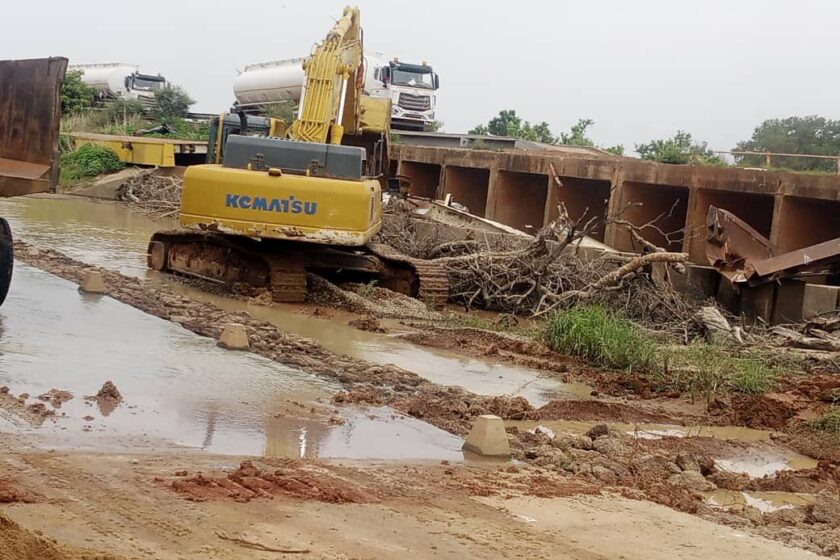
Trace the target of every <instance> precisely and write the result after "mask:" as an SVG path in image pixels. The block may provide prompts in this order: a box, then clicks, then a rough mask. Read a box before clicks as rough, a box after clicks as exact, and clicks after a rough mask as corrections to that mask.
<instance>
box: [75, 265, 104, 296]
mask: <svg viewBox="0 0 840 560" xmlns="http://www.w3.org/2000/svg"><path fill="white" fill-rule="evenodd" d="M79 290H81V291H82V292H85V293H88V294H104V293H105V281H104V280H103V279H102V273H101V272H99V271H98V270H88V271H85V275H84V277H83V278H82V283H81V284H79Z"/></svg>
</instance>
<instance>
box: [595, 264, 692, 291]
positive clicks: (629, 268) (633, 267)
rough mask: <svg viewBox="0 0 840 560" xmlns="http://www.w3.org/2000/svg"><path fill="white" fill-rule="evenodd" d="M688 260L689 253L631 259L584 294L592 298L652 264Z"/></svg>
mask: <svg viewBox="0 0 840 560" xmlns="http://www.w3.org/2000/svg"><path fill="white" fill-rule="evenodd" d="M687 260H688V253H648V254H647V255H640V256H638V257H634V258H633V259H631V260H630V262H628V263H627V264H623V265H621V266H620V267H618V268H616V269H615V270H613V271H612V272H610V273H609V274H607V275H605V276H603V277H602V278H601V279H600V280H598V281H597V282H595V283H594V284H592V285H591V286H589V287H588V288H586V289H585V290H583V292H585V293H588V294H589V296H591V295H592V293H593V292H596V291H598V290H600V289H602V288H605V287H606V286H611V285H613V284H617V283H618V282H619V280H621V279H622V278H624V277H625V276H627V275H628V274H631V273H633V272H636V271H637V270H639V269H640V268H643V267H645V266H647V265H649V264H651V263H655V262H664V263H684V262H685V261H687ZM589 296H587V297H589Z"/></svg>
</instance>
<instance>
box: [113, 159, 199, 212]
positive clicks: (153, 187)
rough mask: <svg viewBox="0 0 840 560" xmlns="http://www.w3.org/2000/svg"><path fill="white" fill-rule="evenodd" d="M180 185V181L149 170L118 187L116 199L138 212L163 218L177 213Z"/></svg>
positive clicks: (181, 183)
mask: <svg viewBox="0 0 840 560" xmlns="http://www.w3.org/2000/svg"><path fill="white" fill-rule="evenodd" d="M182 185H183V181H182V180H181V179H177V178H175V177H168V176H163V175H158V174H157V172H156V170H154V169H150V170H148V171H144V172H142V173H138V174H136V175H133V176H132V177H130V178H129V179H128V180H126V181H125V182H124V183H123V184H122V185H120V187H119V189H118V191H117V198H118V199H119V200H121V201H123V202H126V203H128V204H130V205H131V206H132V207H133V208H134V209H136V210H138V211H140V212H143V213H145V214H152V215H155V216H157V217H161V218H163V217H166V216H172V215H175V214H177V213H178V209H179V208H180V204H181V186H182Z"/></svg>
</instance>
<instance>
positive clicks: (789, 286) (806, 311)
mask: <svg viewBox="0 0 840 560" xmlns="http://www.w3.org/2000/svg"><path fill="white" fill-rule="evenodd" d="M838 305H840V286H823V285H820V284H806V283H805V282H802V281H799V280H783V281H782V283H781V285H780V286H779V289H778V292H777V294H776V309H775V312H774V313H773V323H775V324H779V323H795V322H797V321H807V320H808V319H811V318H813V317H815V316H817V315H820V314H822V313H828V312H830V311H833V310H835V309H837V307H838Z"/></svg>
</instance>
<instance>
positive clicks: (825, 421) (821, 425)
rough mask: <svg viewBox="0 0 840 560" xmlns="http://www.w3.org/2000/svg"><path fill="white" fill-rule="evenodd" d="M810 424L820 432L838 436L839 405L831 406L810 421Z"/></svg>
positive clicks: (839, 421) (839, 433)
mask: <svg viewBox="0 0 840 560" xmlns="http://www.w3.org/2000/svg"><path fill="white" fill-rule="evenodd" d="M811 426H812V427H813V428H815V429H817V430H819V431H821V432H827V433H829V434H834V435H836V436H840V406H832V407H831V410H829V411H828V412H827V413H825V414H823V415H822V416H821V417H819V418H817V419H816V420H814V421H813V422H811Z"/></svg>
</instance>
